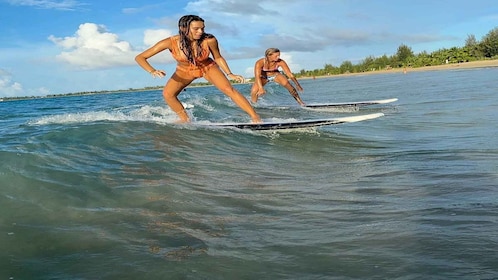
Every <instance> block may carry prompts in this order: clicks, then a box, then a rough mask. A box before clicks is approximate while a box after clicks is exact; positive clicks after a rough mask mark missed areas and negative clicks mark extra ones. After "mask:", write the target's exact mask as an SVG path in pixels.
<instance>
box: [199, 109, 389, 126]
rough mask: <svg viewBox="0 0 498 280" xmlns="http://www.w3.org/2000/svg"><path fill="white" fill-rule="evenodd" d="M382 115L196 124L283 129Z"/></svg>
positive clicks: (344, 121) (365, 118) (359, 119)
mask: <svg viewBox="0 0 498 280" xmlns="http://www.w3.org/2000/svg"><path fill="white" fill-rule="evenodd" d="M382 116H384V114H383V113H375V114H367V115H359V116H352V117H340V118H328V119H311V120H299V121H282V122H263V123H206V124H196V125H200V126H207V127H219V128H236V129H249V130H283V129H298V128H310V127H319V126H324V125H335V124H341V123H352V122H359V121H365V120H371V119H376V118H379V117H382Z"/></svg>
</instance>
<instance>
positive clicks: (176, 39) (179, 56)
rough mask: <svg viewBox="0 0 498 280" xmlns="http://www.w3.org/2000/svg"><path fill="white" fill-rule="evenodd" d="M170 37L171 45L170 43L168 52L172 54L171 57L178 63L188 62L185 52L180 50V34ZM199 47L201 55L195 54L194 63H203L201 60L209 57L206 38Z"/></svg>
mask: <svg viewBox="0 0 498 280" xmlns="http://www.w3.org/2000/svg"><path fill="white" fill-rule="evenodd" d="M170 39H171V45H172V47H171V50H170V52H171V55H172V56H173V58H174V59H175V60H176V61H178V62H180V63H190V62H189V61H188V59H187V56H186V55H185V53H184V52H183V51H182V50H180V35H177V36H173V37H170ZM201 49H202V53H201V55H200V56H196V57H195V58H194V60H195V62H196V64H197V63H199V64H204V63H202V62H206V60H208V59H209V54H210V51H209V46H208V43H207V40H204V41H202V43H201Z"/></svg>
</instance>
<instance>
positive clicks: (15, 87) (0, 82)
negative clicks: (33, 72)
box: [0, 69, 23, 97]
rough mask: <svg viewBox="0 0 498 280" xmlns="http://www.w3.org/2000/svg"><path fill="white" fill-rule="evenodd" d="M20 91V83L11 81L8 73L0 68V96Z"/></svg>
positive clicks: (11, 95) (21, 90) (12, 94)
mask: <svg viewBox="0 0 498 280" xmlns="http://www.w3.org/2000/svg"><path fill="white" fill-rule="evenodd" d="M22 92H23V89H22V85H21V84H20V83H18V82H14V81H12V78H11V76H10V74H9V73H8V72H7V71H5V70H2V69H0V97H13V96H18V95H19V94H20V93H22Z"/></svg>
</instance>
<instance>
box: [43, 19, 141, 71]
mask: <svg viewBox="0 0 498 280" xmlns="http://www.w3.org/2000/svg"><path fill="white" fill-rule="evenodd" d="M48 39H49V40H50V41H52V42H54V43H55V44H56V45H58V46H60V47H62V48H63V49H65V50H67V51H63V52H61V53H60V54H59V55H57V58H58V59H59V60H61V61H64V62H67V63H69V64H71V65H74V66H77V67H79V68H82V69H99V68H111V67H115V66H123V65H132V64H134V63H135V61H134V56H135V52H134V51H133V50H132V48H131V46H130V44H129V43H128V42H126V41H120V40H119V38H118V36H117V35H116V34H113V33H109V32H107V31H106V28H105V26H103V25H97V24H94V23H84V24H81V25H80V26H79V29H78V31H77V32H76V34H75V35H74V36H73V37H65V38H58V37H55V36H53V35H50V36H49V38H48Z"/></svg>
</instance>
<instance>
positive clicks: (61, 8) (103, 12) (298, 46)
mask: <svg viewBox="0 0 498 280" xmlns="http://www.w3.org/2000/svg"><path fill="white" fill-rule="evenodd" d="M185 14H197V15H199V16H201V17H203V18H204V19H205V21H206V22H205V24H206V32H208V33H212V34H214V35H215V36H216V37H217V38H218V41H219V43H220V47H221V50H222V54H223V55H224V57H225V58H226V59H227V61H228V63H229V65H230V67H231V69H232V71H233V72H234V73H237V74H240V75H243V76H245V77H247V78H249V77H252V76H253V74H252V72H253V71H252V69H253V65H254V62H255V61H256V60H257V59H258V58H260V57H262V56H263V55H264V51H265V50H266V49H267V48H269V47H277V48H279V49H280V50H281V51H282V58H284V59H285V60H286V61H287V62H288V63H289V65H290V67H291V70H292V71H293V72H299V71H300V70H302V69H305V70H312V69H317V68H323V66H324V65H325V64H332V65H334V66H339V65H340V64H341V63H342V62H343V61H346V60H349V61H351V62H353V63H358V62H360V61H361V60H363V59H364V58H366V57H368V56H375V57H377V56H382V55H384V54H386V55H393V54H395V53H396V51H397V49H398V47H399V46H400V45H401V44H405V45H407V46H409V47H410V48H411V49H412V50H413V51H414V53H419V52H421V51H427V52H432V51H435V50H438V49H441V48H450V47H455V46H457V47H461V46H464V45H465V40H466V39H467V37H468V35H474V36H475V37H476V39H477V40H480V39H481V38H482V37H483V36H485V35H486V34H487V33H488V32H489V31H491V30H492V29H494V28H495V27H498V5H496V1H495V0H474V1H468V0H439V1H438V0H414V1H405V0H306V1H304V0H271V1H267V0H198V1H182V0H174V1H173V0H170V1H157V0H154V1H152V0H151V1H149V0H142V1H130V0H124V1H119V0H116V1H105V0H98V1H97V0H0V22H1V24H0V97H13V96H43V95H47V94H63V93H72V92H84V91H100V90H118V89H128V88H141V87H145V86H157V85H163V84H164V83H165V82H166V79H165V78H163V79H153V78H151V76H150V75H148V74H147V73H146V72H145V71H144V70H142V69H141V68H140V67H139V66H138V65H137V64H136V63H135V61H134V57H135V55H136V54H137V53H139V52H141V51H142V50H144V49H145V48H147V47H149V46H151V45H152V44H154V43H155V42H157V41H159V40H160V39H162V38H165V37H168V36H170V35H174V34H177V30H178V28H177V22H178V19H179V18H180V17H181V16H182V15H185ZM150 61H151V63H152V64H153V66H154V67H156V68H157V69H164V70H166V72H167V77H169V76H170V75H171V74H172V72H173V71H174V69H175V63H174V61H173V60H172V59H171V57H170V54H169V52H164V53H161V54H159V55H157V56H156V57H154V58H152V59H151V60H150Z"/></svg>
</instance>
